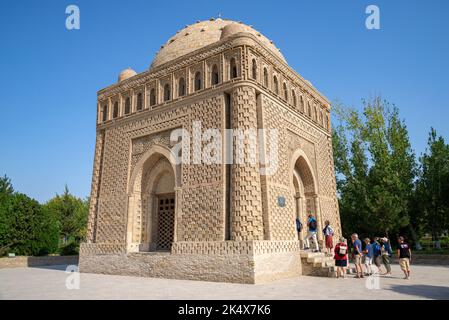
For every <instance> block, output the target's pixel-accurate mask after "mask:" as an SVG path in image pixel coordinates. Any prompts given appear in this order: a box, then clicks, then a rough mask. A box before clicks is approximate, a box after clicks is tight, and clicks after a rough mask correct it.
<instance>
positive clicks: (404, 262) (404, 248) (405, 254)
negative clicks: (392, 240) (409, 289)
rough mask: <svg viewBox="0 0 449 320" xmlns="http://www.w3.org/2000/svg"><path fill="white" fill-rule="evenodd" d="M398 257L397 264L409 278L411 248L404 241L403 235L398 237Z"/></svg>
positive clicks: (406, 277)
mask: <svg viewBox="0 0 449 320" xmlns="http://www.w3.org/2000/svg"><path fill="white" fill-rule="evenodd" d="M398 245H399V246H398V258H399V265H400V266H401V269H402V271H403V272H404V274H405V278H404V279H407V280H409V279H410V261H411V260H412V250H411V249H410V246H409V245H408V243H406V242H405V240H404V237H399V238H398Z"/></svg>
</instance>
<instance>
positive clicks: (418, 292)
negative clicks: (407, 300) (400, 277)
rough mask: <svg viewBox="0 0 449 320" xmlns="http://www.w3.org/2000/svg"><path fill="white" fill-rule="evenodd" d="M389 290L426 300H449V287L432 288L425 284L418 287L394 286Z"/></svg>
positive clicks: (417, 285)
mask: <svg viewBox="0 0 449 320" xmlns="http://www.w3.org/2000/svg"><path fill="white" fill-rule="evenodd" d="M389 290H392V291H394V292H397V293H401V294H407V295H411V296H416V297H422V298H426V299H440V300H448V299H449V287H442V286H431V285H424V284H416V285H393V286H391V288H390V289H389Z"/></svg>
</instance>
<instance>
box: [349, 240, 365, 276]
mask: <svg viewBox="0 0 449 320" xmlns="http://www.w3.org/2000/svg"><path fill="white" fill-rule="evenodd" d="M351 240H352V250H353V251H352V257H353V259H354V265H355V272H356V273H357V275H356V276H355V277H356V278H363V269H362V256H363V253H362V241H360V239H359V236H358V234H357V233H353V234H352V235H351Z"/></svg>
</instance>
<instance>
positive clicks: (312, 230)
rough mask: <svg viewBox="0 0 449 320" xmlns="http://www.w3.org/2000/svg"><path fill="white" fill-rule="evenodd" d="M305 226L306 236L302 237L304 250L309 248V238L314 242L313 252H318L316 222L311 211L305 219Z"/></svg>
mask: <svg viewBox="0 0 449 320" xmlns="http://www.w3.org/2000/svg"><path fill="white" fill-rule="evenodd" d="M307 228H308V229H309V231H308V232H307V235H306V237H305V238H304V250H308V249H310V244H309V240H312V241H313V243H314V244H315V250H314V252H319V251H320V247H319V245H318V239H317V236H316V232H317V228H318V224H317V221H316V219H315V218H314V217H313V215H312V213H309V216H308V219H307Z"/></svg>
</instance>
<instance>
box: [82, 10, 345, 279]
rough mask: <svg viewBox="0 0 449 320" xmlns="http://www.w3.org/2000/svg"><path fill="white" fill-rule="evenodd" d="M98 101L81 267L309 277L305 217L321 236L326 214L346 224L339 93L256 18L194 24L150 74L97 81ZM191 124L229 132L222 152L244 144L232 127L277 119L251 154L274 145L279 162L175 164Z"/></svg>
mask: <svg viewBox="0 0 449 320" xmlns="http://www.w3.org/2000/svg"><path fill="white" fill-rule="evenodd" d="M97 108H98V117H97V136H96V147H95V160H94V169H93V178H92V193H91V204H90V214H89V225H88V239H87V242H86V243H83V244H82V245H81V249H80V271H81V272H93V273H107V274H123V275H138V276H146V277H166V278H178V279H194V280H207V281H224V282H241V283H259V282H265V281H270V280H274V279H279V278H286V277H295V276H299V275H301V274H302V273H303V270H302V269H303V268H302V264H301V241H300V240H299V239H302V237H303V236H304V234H302V235H298V233H297V232H296V229H295V218H296V217H297V216H298V217H300V219H301V220H302V221H303V223H305V222H306V215H307V213H308V212H313V214H314V215H316V217H317V220H318V229H319V233H318V238H319V239H320V241H322V237H323V236H322V232H321V230H322V228H323V222H324V221H325V220H330V222H331V224H332V226H333V227H334V229H335V232H336V236H338V235H339V234H340V233H341V229H340V218H339V213H338V203H337V198H336V185H335V176H334V169H333V158H332V140H331V131H330V130H331V127H330V104H329V101H328V100H327V99H326V98H325V97H324V96H322V95H321V94H320V93H319V92H318V91H317V90H316V89H315V88H314V87H313V86H312V84H311V83H310V82H309V81H307V80H304V79H303V78H302V77H301V76H300V75H298V74H297V73H296V72H295V71H293V70H292V69H291V68H290V67H289V66H288V64H287V62H286V61H285V59H284V57H283V56H282V54H281V53H280V51H279V49H277V48H276V47H275V46H274V45H273V43H272V41H270V40H268V39H267V38H266V37H265V36H263V35H262V34H260V33H259V32H258V31H256V30H254V29H253V28H252V27H250V26H247V25H245V24H242V23H239V22H234V21H230V20H223V19H210V20H209V21H202V22H197V23H195V24H193V25H190V26H186V27H185V28H184V29H182V30H180V31H178V32H177V33H176V34H175V35H174V36H173V37H172V38H170V39H169V40H168V42H167V43H166V44H165V45H163V46H162V47H161V49H160V51H159V52H158V53H157V55H156V56H155V58H154V60H153V62H152V64H151V67H150V68H149V70H147V71H144V72H142V73H139V74H137V73H136V72H134V71H133V70H131V69H126V70H124V71H123V72H122V73H120V76H119V79H118V83H116V84H113V85H111V86H109V87H107V88H104V89H102V90H100V91H99V92H98V105H97ZM195 122H196V123H200V124H201V127H202V130H203V131H204V130H205V129H209V128H216V129H219V130H220V132H222V133H223V137H222V140H221V141H219V142H220V144H219V146H220V148H221V149H222V150H223V154H225V155H227V156H226V157H223V158H226V159H228V158H227V157H230V156H229V152H226V150H228V151H229V150H231V152H230V154H231V156H232V155H233V156H235V155H236V153H237V152H241V151H237V150H236V147H235V145H234V142H235V139H236V137H235V136H233V135H226V134H224V132H226V129H243V130H257V129H261V128H264V129H277V132H278V138H277V139H275V137H273V136H272V135H268V134H267V135H260V136H259V138H260V139H257V141H256V142H255V143H256V145H255V146H256V147H254V141H252V142H253V143H252V144H251V146H250V147H249V148H245V149H244V151H243V155H244V156H257V159H263V158H264V157H266V158H269V157H268V156H267V154H268V153H270V152H271V150H274V149H276V148H277V153H276V159H275V160H276V161H275V162H276V163H277V165H276V166H274V167H275V168H276V170H265V171H266V172H263V171H264V169H267V168H268V167H269V166H271V167H273V159H272V158H270V162H272V163H267V162H266V163H262V162H260V161H258V162H256V163H251V162H244V163H239V164H236V163H227V162H228V161H221V162H220V163H204V162H199V163H198V162H195V161H190V163H189V162H185V161H183V162H181V163H178V162H177V161H176V158H175V157H174V151H173V146H174V145H176V143H177V142H179V140H177V141H174V140H173V139H171V133H172V132H173V130H175V129H184V130H185V132H187V133H189V134H191V135H192V136H193V135H194V131H195V128H194V126H195ZM182 142H185V140H184V138H183V139H182ZM245 142H246V143H248V145H249V142H248V141H247V140H245ZM193 144H194V142H193V139H192V141H190V143H184V144H183V147H182V152H181V154H183V155H185V154H184V152H187V151H188V150H187V149H188V147H189V146H190V147H192V145H193ZM206 145H207V141H203V142H201V143H200V147H201V148H204V147H206ZM196 147H198V145H197V146H196ZM186 148H187V149H186ZM194 148H195V146H193V149H194ZM186 154H187V153H186ZM270 154H271V153H270ZM178 155H179V153H178ZM193 156H194V155H193V152H192V151H191V155H190V158H191V157H193ZM267 172H268V173H267Z"/></svg>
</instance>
